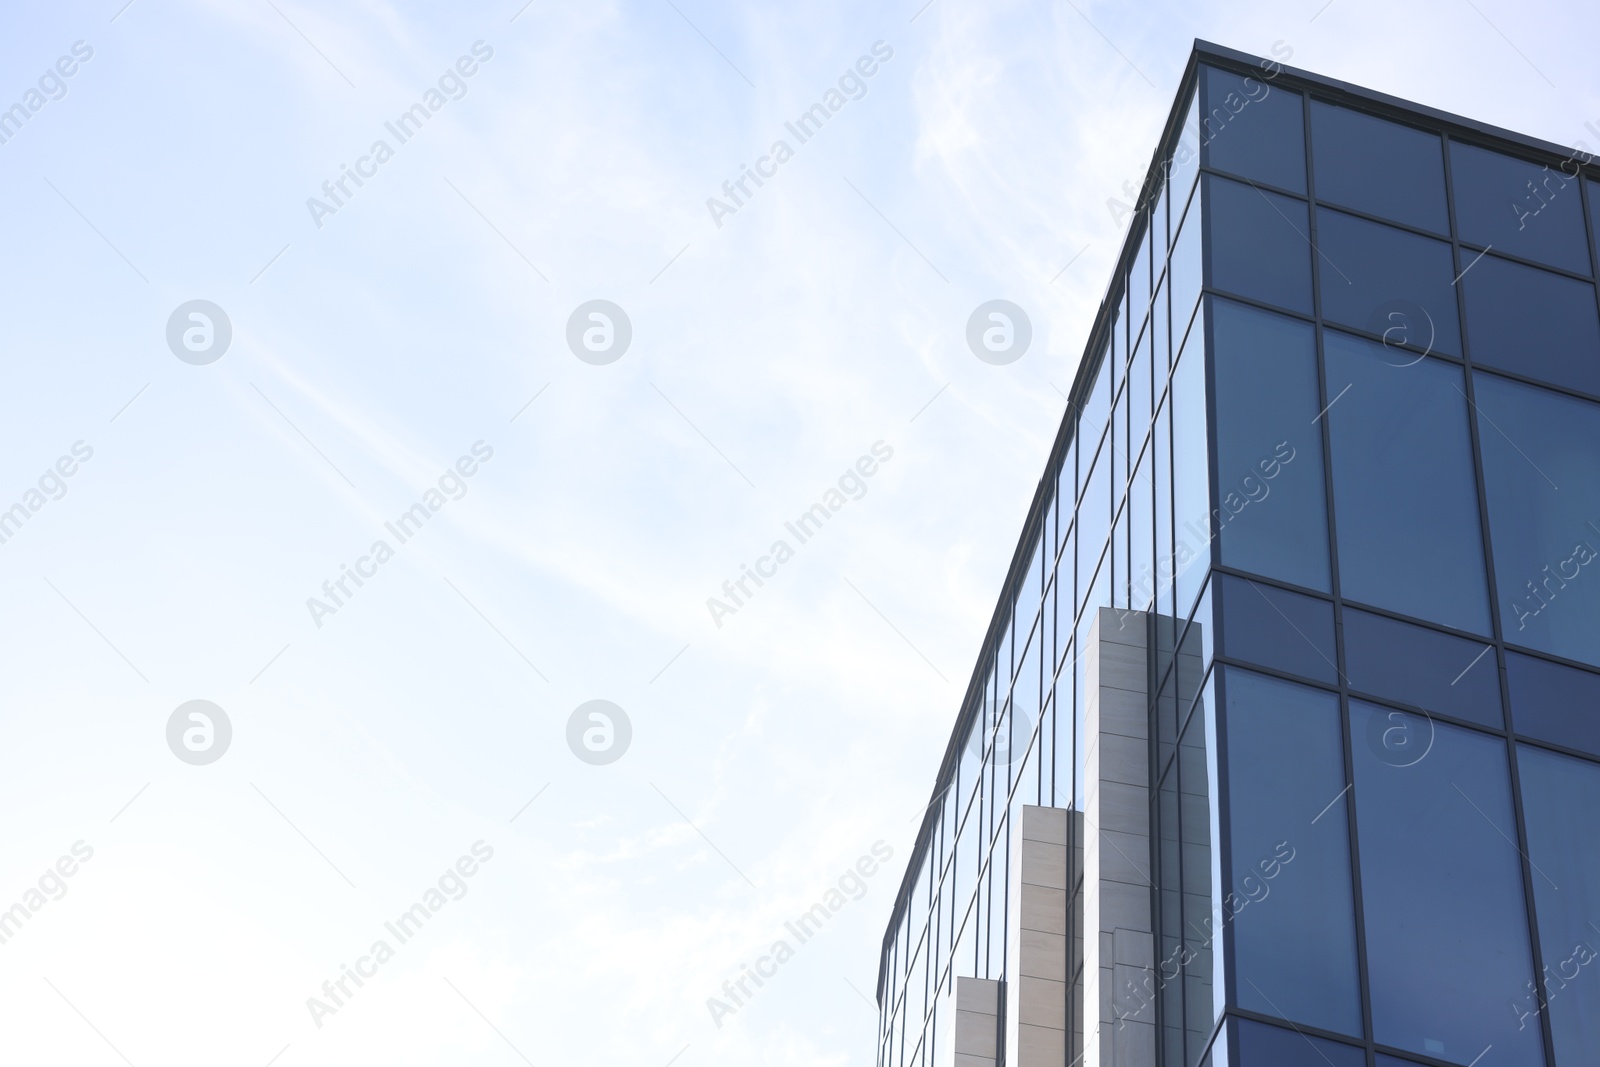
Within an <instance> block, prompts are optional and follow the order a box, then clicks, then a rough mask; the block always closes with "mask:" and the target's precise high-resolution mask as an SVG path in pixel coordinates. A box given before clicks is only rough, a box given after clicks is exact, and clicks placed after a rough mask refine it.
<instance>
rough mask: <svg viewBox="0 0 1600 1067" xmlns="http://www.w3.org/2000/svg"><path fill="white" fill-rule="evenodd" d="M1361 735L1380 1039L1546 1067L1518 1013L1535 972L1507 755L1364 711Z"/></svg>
mask: <svg viewBox="0 0 1600 1067" xmlns="http://www.w3.org/2000/svg"><path fill="white" fill-rule="evenodd" d="M1350 733H1351V737H1350V745H1351V752H1353V753H1354V755H1355V798H1356V813H1357V818H1358V820H1359V825H1360V828H1361V829H1360V848H1361V895H1362V901H1363V903H1364V905H1365V907H1364V909H1363V911H1364V914H1365V916H1366V926H1367V931H1366V932H1367V975H1368V980H1369V982H1370V984H1371V992H1372V1026H1373V1037H1374V1038H1375V1039H1376V1040H1377V1041H1378V1042H1379V1043H1381V1044H1385V1045H1392V1046H1394V1047H1395V1048H1400V1049H1405V1050H1406V1051H1408V1052H1419V1053H1423V1054H1425V1055H1428V1056H1434V1057H1437V1058H1438V1059H1442V1060H1449V1061H1451V1062H1453V1063H1460V1064H1466V1063H1471V1062H1472V1060H1473V1059H1474V1058H1475V1057H1477V1056H1479V1055H1480V1054H1481V1053H1482V1052H1483V1050H1484V1049H1485V1048H1486V1047H1487V1046H1489V1045H1493V1046H1494V1060H1495V1063H1497V1064H1502V1065H1505V1067H1539V1065H1541V1064H1543V1063H1544V1052H1543V1048H1542V1046H1541V1041H1540V1035H1539V1029H1538V1028H1537V1027H1528V1028H1527V1029H1525V1030H1521V1031H1519V1030H1517V1029H1516V1027H1515V1026H1513V1025H1510V1023H1511V1022H1512V1019H1511V1017H1510V1015H1509V1014H1508V1013H1507V1011H1506V1005H1507V1004H1508V1003H1510V1002H1512V1001H1514V1000H1515V999H1516V998H1517V997H1519V996H1521V995H1522V994H1523V993H1524V992H1526V990H1527V986H1528V983H1529V982H1530V981H1532V980H1533V963H1532V952H1531V949H1530V948H1529V944H1528V920H1527V911H1526V906H1525V904H1524V901H1523V893H1522V860H1521V857H1520V856H1519V855H1518V852H1517V846H1516V844H1515V841H1516V832H1517V831H1516V823H1515V821H1514V819H1513V817H1512V814H1511V783H1510V779H1509V773H1508V762H1507V753H1506V746H1505V742H1504V741H1502V740H1500V739H1499V738H1495V737H1489V736H1487V735H1484V734H1480V733H1477V732H1475V731H1472V730H1467V729H1465V728H1463V727H1459V726H1449V725H1447V724H1445V723H1435V722H1431V721H1429V720H1428V719H1426V718H1424V717H1423V716H1420V715H1410V714H1408V713H1406V712H1401V711H1391V710H1389V709H1387V708H1382V707H1379V706H1377V705H1375V704H1367V703H1365V702H1363V701H1359V700H1352V701H1351V702H1350ZM1401 736H1404V737H1405V739H1406V743H1404V744H1399V743H1397V742H1396V739H1397V738H1399V737H1401ZM1291 869H1292V868H1291ZM1469 887H1470V891H1469Z"/></svg>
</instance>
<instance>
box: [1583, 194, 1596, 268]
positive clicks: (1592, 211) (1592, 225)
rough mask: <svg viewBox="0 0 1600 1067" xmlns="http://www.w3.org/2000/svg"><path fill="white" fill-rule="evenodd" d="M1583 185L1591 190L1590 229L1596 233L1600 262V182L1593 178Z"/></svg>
mask: <svg viewBox="0 0 1600 1067" xmlns="http://www.w3.org/2000/svg"><path fill="white" fill-rule="evenodd" d="M1583 184H1584V187H1585V188H1586V189H1588V190H1589V227H1590V229H1592V230H1593V231H1594V234H1593V236H1594V254H1595V259H1596V261H1600V182H1596V181H1595V180H1594V179H1592V178H1591V179H1589V180H1588V181H1586V182H1584V183H1583Z"/></svg>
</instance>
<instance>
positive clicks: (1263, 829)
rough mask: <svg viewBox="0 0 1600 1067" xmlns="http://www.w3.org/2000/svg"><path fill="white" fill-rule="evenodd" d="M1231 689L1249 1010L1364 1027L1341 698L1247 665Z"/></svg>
mask: <svg viewBox="0 0 1600 1067" xmlns="http://www.w3.org/2000/svg"><path fill="white" fill-rule="evenodd" d="M1223 686H1224V691H1225V699H1226V714H1225V718H1224V723H1225V727H1226V731H1227V739H1228V740H1227V746H1228V747H1227V753H1228V763H1227V770H1226V774H1227V783H1228V796H1229V801H1228V811H1229V851H1230V855H1231V856H1232V870H1231V873H1230V881H1231V884H1230V886H1229V889H1230V890H1231V893H1230V895H1229V896H1228V897H1227V898H1225V899H1224V900H1223V901H1222V907H1221V909H1220V910H1221V921H1222V922H1224V923H1226V924H1227V925H1226V926H1225V927H1224V929H1226V930H1227V931H1229V936H1230V938H1231V944H1232V947H1233V954H1234V966H1235V987H1236V991H1237V993H1238V997H1239V1006H1240V1007H1242V1008H1246V1009H1248V1010H1251V1011H1259V1012H1262V1013H1264V1014H1268V1015H1274V1016H1277V1017H1279V1018H1285V1019H1288V1020H1290V1021H1292V1022H1296V1023H1301V1024H1305V1025H1309V1026H1317V1027H1321V1028H1323V1029H1325V1030H1333V1031H1337V1032H1339V1033H1346V1034H1360V1033H1361V995H1360V986H1359V981H1358V978H1357V975H1356V929H1355V903H1354V896H1353V890H1352V888H1351V887H1352V884H1353V883H1352V881H1351V874H1350V837H1349V827H1348V819H1347V817H1346V808H1345V805H1344V804H1342V803H1337V802H1336V801H1337V800H1338V799H1339V797H1340V796H1341V794H1342V793H1343V792H1344V790H1345V787H1346V786H1345V774H1344V743H1343V739H1342V736H1341V724H1340V719H1339V698H1338V697H1337V696H1335V695H1334V694H1332V693H1324V692H1322V691H1321V690H1317V689H1310V688H1308V687H1306V686H1300V685H1294V684H1292V683H1290V682H1284V681H1279V680H1278V679H1276V678H1268V677H1265V676H1264V675H1259V674H1251V673H1250V672H1248V671H1241V670H1236V669H1228V670H1227V671H1225V672H1224V674H1223ZM1324 809H1326V810H1324ZM1313 819H1315V820H1316V821H1315V822H1313V821H1312V820H1313ZM1364 826H1365V821H1364V820H1363V828H1364ZM1230 913H1231V914H1232V918H1231V920H1230V919H1229V915H1230Z"/></svg>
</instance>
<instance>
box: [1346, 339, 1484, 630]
mask: <svg viewBox="0 0 1600 1067" xmlns="http://www.w3.org/2000/svg"><path fill="white" fill-rule="evenodd" d="M1323 353H1324V357H1325V359H1326V366H1327V374H1328V387H1327V395H1328V396H1329V397H1330V398H1331V400H1330V405H1331V406H1330V407H1329V408H1328V413H1327V415H1326V416H1325V418H1326V419H1328V420H1329V421H1330V423H1331V424H1332V425H1331V435H1332V441H1333V500H1334V515H1335V524H1336V525H1337V527H1338V532H1337V538H1336V544H1337V545H1338V553H1339V581H1340V584H1341V586H1342V589H1343V593H1344V596H1345V597H1346V598H1348V599H1350V600H1357V601H1361V602H1364V603H1367V604H1372V605H1375V606H1377V607H1381V608H1387V609H1388V610H1390V611H1396V612H1399V613H1401V614H1403V615H1413V616H1416V617H1417V618H1421V619H1427V620H1428V621H1430V622H1437V623H1442V624H1444V625H1446V626H1451V627H1454V628H1456V629H1460V630H1470V631H1472V632H1474V633H1488V632H1489V605H1488V599H1489V597H1488V591H1487V588H1486V585H1485V580H1484V565H1483V538H1482V535H1481V533H1480V527H1479V519H1478V490H1477V484H1476V480H1475V478H1474V475H1473V471H1472V449H1471V447H1470V443H1469V441H1468V436H1467V402H1466V397H1465V395H1464V394H1463V393H1462V391H1461V388H1462V387H1461V371H1460V370H1459V369H1457V368H1456V367H1454V366H1452V365H1450V364H1447V363H1443V362H1441V361H1439V360H1435V359H1423V360H1421V361H1420V362H1417V363H1415V364H1412V365H1409V366H1396V365H1395V364H1394V363H1391V362H1390V360H1397V361H1402V362H1404V360H1401V357H1405V358H1406V359H1409V358H1411V357H1410V355H1409V353H1403V352H1400V351H1398V350H1396V349H1391V348H1387V347H1385V346H1383V345H1380V344H1376V343H1373V342H1370V341H1361V340H1358V339H1356V338H1354V337H1350V336H1349V335H1347V334H1340V333H1335V332H1334V331H1331V330H1329V331H1327V332H1325V333H1324V335H1323Z"/></svg>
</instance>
